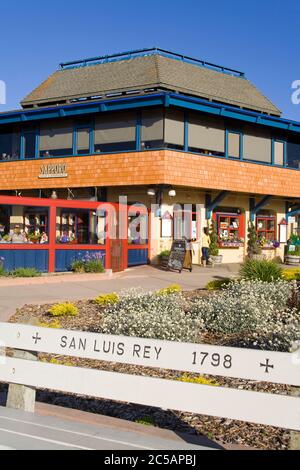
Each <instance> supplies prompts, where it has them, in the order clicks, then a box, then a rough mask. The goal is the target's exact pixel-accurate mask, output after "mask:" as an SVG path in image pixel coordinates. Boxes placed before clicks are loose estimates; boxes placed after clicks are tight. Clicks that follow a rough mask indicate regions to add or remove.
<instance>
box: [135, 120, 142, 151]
mask: <svg viewBox="0 0 300 470" xmlns="http://www.w3.org/2000/svg"><path fill="white" fill-rule="evenodd" d="M141 136H142V114H141V113H140V112H138V113H137V119H136V129H135V140H136V147H135V148H136V150H137V151H139V150H141V139H142V137H141Z"/></svg>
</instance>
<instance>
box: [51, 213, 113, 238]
mask: <svg viewBox="0 0 300 470" xmlns="http://www.w3.org/2000/svg"><path fill="white" fill-rule="evenodd" d="M101 220H103V218H102V217H98V216H97V214H96V212H94V211H91V210H85V209H63V208H62V209H58V214H57V224H56V242H57V243H61V244H73V245H77V244H78V245H88V244H93V245H94V244H97V245H98V244H104V243H105V240H104V238H103V227H102V224H101V222H100V221H101ZM104 226H105V223H104Z"/></svg>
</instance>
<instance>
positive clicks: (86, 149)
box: [76, 127, 91, 155]
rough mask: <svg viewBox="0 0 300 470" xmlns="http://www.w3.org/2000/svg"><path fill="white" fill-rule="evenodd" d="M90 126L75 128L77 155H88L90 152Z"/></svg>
mask: <svg viewBox="0 0 300 470" xmlns="http://www.w3.org/2000/svg"><path fill="white" fill-rule="evenodd" d="M90 133H91V129H90V127H86V128H81V129H77V151H76V153H77V155H88V154H89V153H90Z"/></svg>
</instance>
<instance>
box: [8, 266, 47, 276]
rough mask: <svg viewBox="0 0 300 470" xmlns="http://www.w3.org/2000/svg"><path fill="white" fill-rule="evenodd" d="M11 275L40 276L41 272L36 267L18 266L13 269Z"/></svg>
mask: <svg viewBox="0 0 300 470" xmlns="http://www.w3.org/2000/svg"><path fill="white" fill-rule="evenodd" d="M10 275H11V276H14V277H39V276H41V273H40V271H38V270H37V269H35V268H17V269H14V270H13V271H11V273H10Z"/></svg>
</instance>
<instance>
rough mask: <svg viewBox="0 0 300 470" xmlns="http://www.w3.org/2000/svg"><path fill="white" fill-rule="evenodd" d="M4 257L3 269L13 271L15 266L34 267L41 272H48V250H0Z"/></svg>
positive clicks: (0, 254)
mask: <svg viewBox="0 0 300 470" xmlns="http://www.w3.org/2000/svg"><path fill="white" fill-rule="evenodd" d="M0 256H1V257H3V258H4V269H5V270H6V271H13V270H14V269H17V268H36V269H37V270H38V271H41V272H43V273H45V272H48V257H49V254H48V250H14V249H13V248H12V249H11V250H1V247H0Z"/></svg>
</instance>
